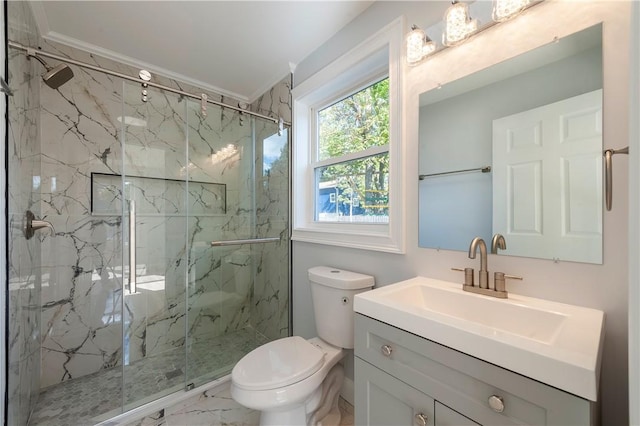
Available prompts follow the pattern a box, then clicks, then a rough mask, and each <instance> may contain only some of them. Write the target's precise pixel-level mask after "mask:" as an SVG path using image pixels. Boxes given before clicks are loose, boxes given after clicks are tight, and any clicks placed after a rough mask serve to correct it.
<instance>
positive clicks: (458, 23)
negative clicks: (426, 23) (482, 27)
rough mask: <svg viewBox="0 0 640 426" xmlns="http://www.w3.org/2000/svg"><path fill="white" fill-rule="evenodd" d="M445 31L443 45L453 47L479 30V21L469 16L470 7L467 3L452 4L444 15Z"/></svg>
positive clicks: (455, 2)
mask: <svg viewBox="0 0 640 426" xmlns="http://www.w3.org/2000/svg"><path fill="white" fill-rule="evenodd" d="M444 24H445V30H444V33H443V34H442V44H444V45H445V46H453V45H456V44H458V43H461V42H462V41H464V40H465V39H466V38H467V37H469V36H470V35H471V34H472V33H473V32H474V31H476V30H477V29H478V21H477V20H475V19H471V17H470V16H469V6H467V5H466V4H465V3H458V2H457V1H453V2H451V6H449V9H447V12H446V13H445V15H444Z"/></svg>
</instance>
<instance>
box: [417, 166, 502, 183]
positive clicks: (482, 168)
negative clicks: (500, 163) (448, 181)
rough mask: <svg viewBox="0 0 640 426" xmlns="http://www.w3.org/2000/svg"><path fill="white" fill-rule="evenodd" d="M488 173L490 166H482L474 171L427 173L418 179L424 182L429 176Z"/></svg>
mask: <svg viewBox="0 0 640 426" xmlns="http://www.w3.org/2000/svg"><path fill="white" fill-rule="evenodd" d="M490 171H491V166H484V167H477V168H475V169H463V170H452V171H450V172H440V173H429V174H428V175H419V176H418V178H419V179H420V180H424V178H428V177H431V176H442V175H452V174H454V173H466V172H482V173H489V172H490Z"/></svg>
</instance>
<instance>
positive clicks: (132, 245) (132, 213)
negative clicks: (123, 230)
mask: <svg viewBox="0 0 640 426" xmlns="http://www.w3.org/2000/svg"><path fill="white" fill-rule="evenodd" d="M135 292H136V202H135V201H133V200H129V293H131V294H133V293H135Z"/></svg>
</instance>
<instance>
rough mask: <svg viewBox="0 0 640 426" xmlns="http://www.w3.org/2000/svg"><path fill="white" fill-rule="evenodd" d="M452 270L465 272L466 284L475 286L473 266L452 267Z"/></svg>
mask: <svg viewBox="0 0 640 426" xmlns="http://www.w3.org/2000/svg"><path fill="white" fill-rule="evenodd" d="M451 270H452V271H458V272H464V285H465V286H470V287H473V268H464V269H462V268H451Z"/></svg>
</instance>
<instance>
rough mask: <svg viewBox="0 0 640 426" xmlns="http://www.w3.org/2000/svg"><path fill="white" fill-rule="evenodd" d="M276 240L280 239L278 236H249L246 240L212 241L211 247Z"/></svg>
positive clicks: (273, 241) (272, 241)
mask: <svg viewBox="0 0 640 426" xmlns="http://www.w3.org/2000/svg"><path fill="white" fill-rule="evenodd" d="M277 241H280V237H269V238H250V239H246V240H226V241H212V242H211V247H222V246H239V245H242V244H264V243H275V242H277Z"/></svg>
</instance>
